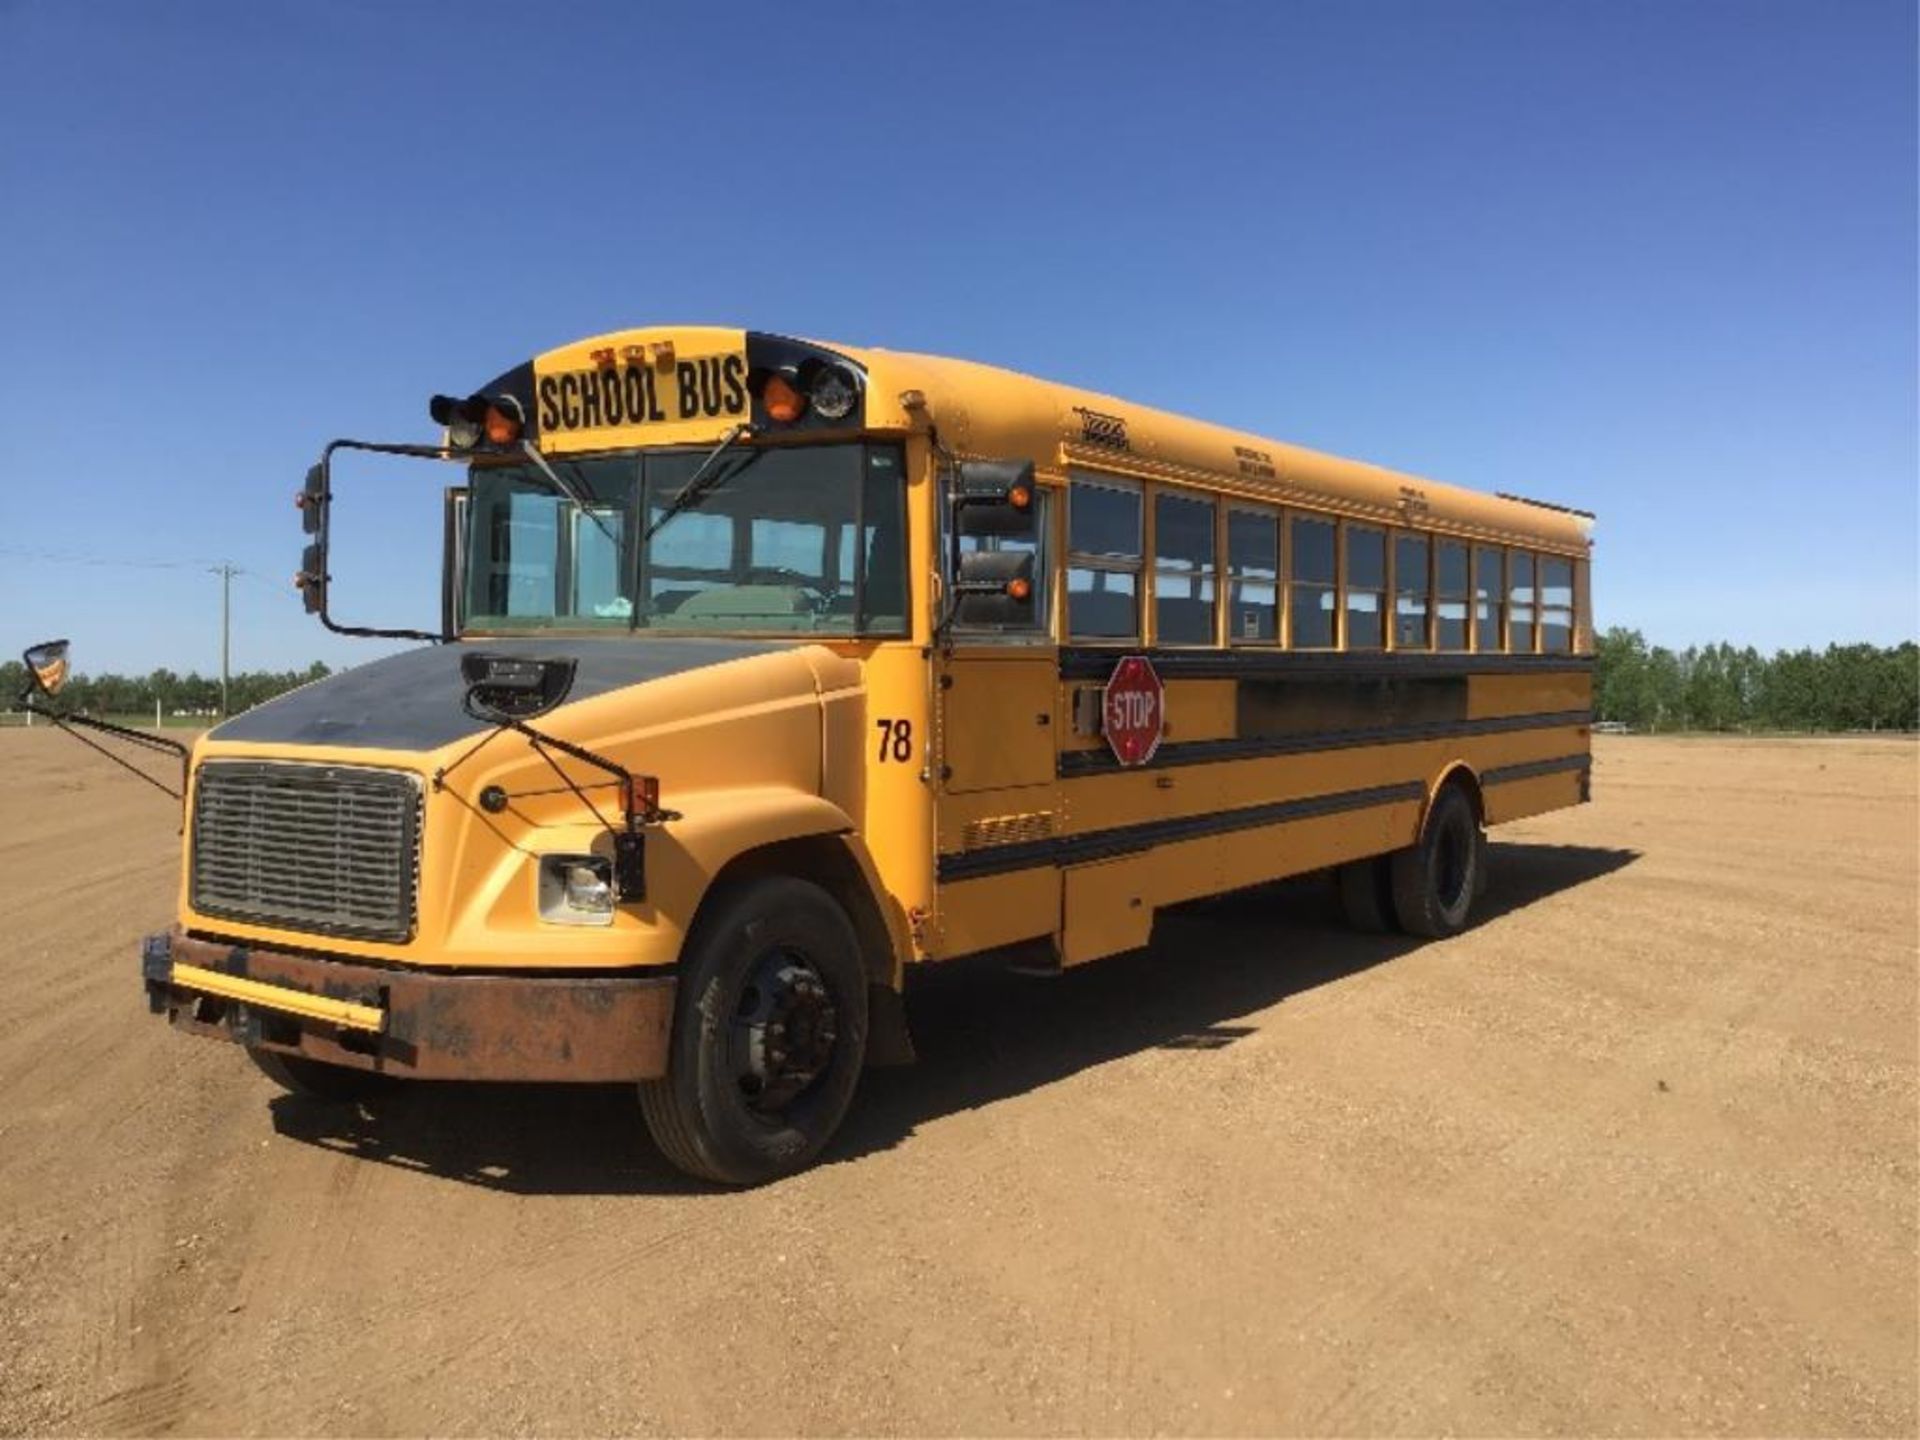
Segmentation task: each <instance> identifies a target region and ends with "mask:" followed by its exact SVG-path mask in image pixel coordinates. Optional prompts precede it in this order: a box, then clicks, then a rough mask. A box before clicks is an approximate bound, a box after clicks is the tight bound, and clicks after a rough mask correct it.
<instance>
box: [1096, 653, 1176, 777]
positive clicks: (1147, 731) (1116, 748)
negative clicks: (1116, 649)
mask: <svg viewBox="0 0 1920 1440" xmlns="http://www.w3.org/2000/svg"><path fill="white" fill-rule="evenodd" d="M1101 716H1102V720H1103V725H1102V728H1103V729H1104V730H1105V731H1106V732H1107V744H1108V745H1109V746H1111V747H1112V749H1113V758H1114V759H1116V760H1118V761H1119V762H1120V763H1121V764H1122V765H1144V764H1146V763H1147V761H1149V760H1151V759H1152V758H1153V752H1154V751H1156V750H1158V749H1159V748H1160V731H1161V729H1162V728H1163V727H1164V726H1165V724H1166V719H1167V692H1166V689H1165V687H1164V686H1162V685H1161V683H1160V676H1159V675H1158V674H1157V673H1156V672H1155V671H1154V668H1153V664H1152V662H1151V661H1149V660H1148V659H1147V657H1146V656H1144V655H1128V656H1125V657H1123V658H1122V659H1121V661H1120V663H1119V664H1118V665H1116V666H1114V667H1113V674H1111V675H1109V676H1108V677H1107V690H1106V695H1105V698H1104V702H1103V704H1102V706H1101Z"/></svg>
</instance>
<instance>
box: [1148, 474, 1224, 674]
mask: <svg viewBox="0 0 1920 1440" xmlns="http://www.w3.org/2000/svg"><path fill="white" fill-rule="evenodd" d="M1213 514H1214V512H1213V502H1212V501H1211V500H1199V499H1192V498H1189V497H1188V496H1185V495H1175V494H1170V493H1168V492H1165V491H1162V492H1160V493H1159V494H1157V495H1156V496H1154V501H1153V624H1154V639H1155V642H1156V643H1157V644H1161V645H1211V644H1213V643H1214V633H1213V587H1214V554H1213V552H1214V545H1213Z"/></svg>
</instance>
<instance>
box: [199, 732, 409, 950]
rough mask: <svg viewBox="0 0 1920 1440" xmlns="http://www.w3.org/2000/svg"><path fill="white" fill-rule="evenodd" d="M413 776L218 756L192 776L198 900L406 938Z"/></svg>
mask: <svg viewBox="0 0 1920 1440" xmlns="http://www.w3.org/2000/svg"><path fill="white" fill-rule="evenodd" d="M420 811H421V789H420V782H419V781H418V780H416V779H415V778H414V777H413V776H411V775H407V774H404V773H402V772H400V771H397V770H374V769H367V768H360V767H355V766H344V765H289V764H271V763H263V762H256V761H234V760H224V761H213V762H210V763H209V764H206V765H203V766H202V767H201V768H200V773H199V776H198V778H197V780H196V781H195V784H194V802H193V876H192V886H191V892H190V893H191V897H192V901H193V908H194V909H195V910H198V911H199V912H201V913H202V914H204V915H218V916H222V917H224V918H227V919H231V920H251V921H255V922H257V923H260V924H268V925H280V926H285V927H286V928H287V929H290V930H310V931H314V932H316V933H318V934H322V935H351V936H356V937H358V938H361V939H366V940H406V939H409V938H410V937H411V936H412V934H413V927H414V904H415V895H416V891H417V889H418V884H419V873H420V857H419V851H420V843H419V840H420Z"/></svg>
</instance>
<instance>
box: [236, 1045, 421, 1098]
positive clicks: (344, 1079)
mask: <svg viewBox="0 0 1920 1440" xmlns="http://www.w3.org/2000/svg"><path fill="white" fill-rule="evenodd" d="M247 1058H248V1059H249V1060H251V1061H253V1063H254V1065H255V1066H256V1067H258V1069H259V1071H260V1073H261V1074H262V1075H265V1076H266V1077H267V1078H268V1079H269V1080H271V1081H273V1083H274V1084H276V1085H278V1086H279V1087H280V1088H281V1089H282V1090H285V1091H286V1092H287V1093H288V1094H289V1095H304V1096H306V1097H307V1098H308V1099H309V1100H324V1101H326V1102H327V1103H328V1104H331V1105H351V1104H355V1103H357V1102H359V1101H362V1100H372V1099H374V1098H375V1097H377V1096H381V1095H386V1094H389V1093H391V1092H392V1090H393V1087H394V1083H395V1082H394V1079H393V1077H392V1076H391V1075H377V1074H375V1073H374V1072H373V1071H371V1070H349V1069H348V1068H347V1067H346V1066H344V1065H328V1064H326V1063H324V1062H323V1061H319V1060H309V1059H307V1057H306V1056H304V1055H285V1054H282V1053H281V1052H280V1051H278V1050H254V1049H251V1048H250V1049H249V1050H248V1051H247Z"/></svg>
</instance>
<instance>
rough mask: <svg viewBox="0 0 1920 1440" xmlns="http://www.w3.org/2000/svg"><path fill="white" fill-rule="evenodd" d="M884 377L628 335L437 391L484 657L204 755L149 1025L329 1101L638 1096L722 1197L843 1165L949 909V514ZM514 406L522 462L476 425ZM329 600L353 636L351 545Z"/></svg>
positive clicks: (458, 603) (319, 583)
mask: <svg viewBox="0 0 1920 1440" xmlns="http://www.w3.org/2000/svg"><path fill="white" fill-rule="evenodd" d="M609 349H610V350H611V355H609V354H608V351H609ZM828 366H831V367H832V371H831V373H826V374H823V373H822V371H823V369H824V367H828ZM750 372H751V380H749V375H750ZM863 382H864V374H863V372H862V370H861V368H860V367H859V365H858V363H857V362H855V361H850V360H847V359H846V358H845V357H841V356H838V355H830V354H826V353H824V352H819V351H817V350H816V349H813V348H811V347H803V346H799V345H797V344H795V343H793V342H777V343H776V342H768V343H766V344H762V343H760V342H759V341H757V340H755V339H754V338H753V337H749V336H747V335H745V334H743V333H742V332H738V331H732V332H727V331H698V332H689V331H668V332H658V331H652V332H628V333H626V334H625V335H622V336H616V337H609V338H608V341H607V344H606V345H601V344H596V343H591V342H589V343H588V344H587V345H584V346H580V347H570V348H569V349H567V350H565V351H560V352H555V353H554V354H553V355H550V356H544V357H541V359H540V360H538V361H536V362H534V363H533V364H532V365H531V366H527V367H522V369H521V370H520V371H518V372H509V374H508V375H507V376H504V377H502V378H501V380H500V381H496V382H494V384H493V385H492V386H490V387H486V392H485V396H484V404H482V403H480V402H474V403H469V402H467V401H459V402H454V403H452V404H451V405H448V404H443V403H442V402H440V401H438V400H436V402H435V406H436V415H438V416H444V417H445V418H446V420H447V421H448V422H449V423H448V429H449V432H450V433H449V436H448V440H449V442H450V443H449V444H448V445H446V446H443V447H437V448H438V449H440V450H443V451H444V452H445V453H446V454H447V455H451V456H454V457H455V458H458V459H459V460H461V461H463V462H465V463H466V464H467V467H468V473H467V475H466V477H465V480H466V483H465V484H464V485H463V486H461V487H459V493H458V494H457V495H455V496H450V497H449V504H450V509H453V510H457V518H456V517H455V516H454V515H451V514H450V526H449V528H450V533H452V531H453V529H454V527H455V526H457V527H458V534H459V537H460V543H459V544H458V545H457V546H456V545H450V546H449V550H448V553H449V563H450V566H451V567H452V569H453V571H454V572H455V573H454V575H453V580H454V584H455V593H453V594H451V595H450V597H449V624H448V627H447V631H448V633H447V634H445V635H444V636H442V637H440V639H441V640H442V642H443V643H438V644H429V645H422V646H419V647H417V648H413V649H409V650H406V651H403V652H401V653H399V654H395V655H391V656H389V657H387V658H384V659H381V660H377V661H375V662H372V663H370V664H367V665H363V666H361V667H358V668H357V669H354V670H351V671H348V672H345V673H344V674H341V675H338V676H335V677H332V678H330V679H328V680H325V681H321V682H319V683H316V684H314V685H310V686H308V687H305V688H303V689H301V690H298V691H295V692H293V693H291V694H288V695H286V696H283V697H281V698H279V699H277V700H275V701H272V702H269V703H268V704H265V705H263V706H260V707H258V708H256V709H254V710H252V711H249V712H247V713H245V714H243V715H240V716H238V717H236V718H234V719H232V720H229V721H227V722H226V723H225V724H223V725H221V726H219V727H218V728H216V729H215V730H214V731H212V732H211V733H210V734H209V735H208V736H207V737H206V738H205V739H204V740H203V741H202V742H201V743H200V744H199V746H198V747H197V748H196V750H195V752H194V754H193V757H192V763H191V768H190V785H189V789H188V795H187V811H186V823H185V843H184V851H185V854H184V864H183V872H182V878H181V893H180V907H179V919H178V922H177V923H176V925H175V926H174V927H172V929H171V930H170V931H168V932H167V933H165V934H161V935H156V936H152V937H149V939H148V940H147V941H146V943H145V945H144V948H143V953H142V970H143V977H144V981H145V984H146V987H147V992H148V995H149V998H150V1003H151V1004H152V1006H153V1008H154V1009H155V1010H156V1011H158V1012H162V1013H164V1014H166V1015H167V1016H169V1017H170V1018H171V1020H172V1021H173V1023H174V1024H175V1025H177V1026H179V1027H181V1028H183V1029H187V1030H190V1031H194V1032H198V1033H200V1034H204V1035H208V1036H214V1037H219V1038H224V1039H227V1040H231V1041H234V1042H237V1043H239V1044H240V1045H242V1046H244V1047H245V1048H246V1049H247V1051H248V1052H249V1053H250V1054H251V1055H252V1057H253V1058H254V1059H255V1061H256V1063H258V1064H259V1065H260V1066H261V1068H262V1069H263V1070H265V1071H266V1072H267V1073H268V1074H269V1075H271V1076H272V1077H273V1078H275V1079H276V1080H277V1081H279V1082H280V1083H281V1084H283V1085H285V1086H286V1087H287V1088H289V1089H293V1090H296V1091H305V1092H309V1093H315V1094H320V1095H323V1096H330V1097H335V1098H343V1097H358V1096H364V1095H367V1094H369V1093H371V1092H372V1091H373V1090H375V1089H377V1088H384V1087H386V1086H389V1085H391V1084H393V1083H395V1082H396V1081H401V1080H521V1081H565V1082H638V1083H639V1085H640V1087H641V1092H642V1101H643V1109H644V1110H645V1112H646V1114H647V1119H648V1121H649V1124H650V1125H651V1127H652V1128H653V1130H654V1131H655V1134H656V1136H657V1137H658V1138H659V1139H660V1141H661V1143H662V1146H663V1148H665V1149H666V1150H667V1152H668V1154H669V1155H670V1156H671V1158H673V1159H674V1160H675V1161H676V1162H678V1163H680V1164H681V1165H683V1166H684V1167H685V1168H688V1169H689V1170H692V1171H694V1172H696V1173H699V1174H702V1175H705V1176H707V1177H709V1178H713V1179H718V1180H723V1181H735V1182H745V1181H753V1180H758V1179H764V1178H767V1177H769V1176H770V1175H773V1174H777V1173H782V1172H784V1171H785V1170H787V1169H790V1168H792V1167H793V1166H794V1165H796V1164H800V1163H804V1162H805V1160H806V1159H808V1158H810V1157H811V1155H812V1154H813V1153H814V1152H815V1151H816V1150H817V1148H818V1146H819V1145H820V1144H821V1143H823V1142H824V1139H825V1138H826V1137H827V1136H828V1135H830V1134H831V1133H832V1130H833V1128H834V1126H835V1124H837V1121H838V1119H839V1116H840V1113H841V1112H842V1111H843V1110H844V1107H845V1105H846V1103H847V1101H848V1099H849V1097H850V1095H851V1092H852V1089H853V1085H854V1083H855V1081H856V1080H857V1078H858V1073H859V1071H860V1069H861V1067H862V1065H863V1064H864V1063H867V1062H868V1061H869V1060H871V1059H876V1058H878V1059H885V1058H886V1057H887V1056H888V1055H890V1054H894V1055H897V1054H898V1053H899V1052H900V1051H902V1050H903V1049H904V1047H905V1037H904V1029H903V1025H902V1022H901V1020H900V1017H899V1012H898V1005H897V998H896V997H897V991H898V988H899V984H900V971H901V966H902V963H903V959H904V957H905V956H907V955H908V954H909V953H910V952H911V950H912V943H913V942H912V940H911V936H910V929H911V925H912V919H911V916H910V913H909V912H910V911H911V910H912V909H913V908H914V907H915V906H916V905H922V906H924V904H925V903H926V902H927V901H928V899H929V898H930V897H929V894H928V891H929V888H930V885H931V877H930V858H929V857H930V855H931V850H932V817H931V805H930V803H929V802H928V800H927V797H926V791H925V787H924V784H923V783H922V782H923V779H924V777H923V774H922V746H923V744H924V736H925V734H926V721H925V715H926V709H927V682H926V665H925V661H924V658H923V652H922V650H921V648H920V647H921V644H923V643H924V626H925V621H924V610H925V604H926V595H925V590H926V586H927V583H928V582H927V579H926V575H925V573H924V570H925V567H923V566H921V567H915V566H910V565H909V564H908V555H909V553H910V549H911V547H913V546H915V545H920V546H923V547H925V548H926V549H927V550H928V551H930V549H931V543H932V542H931V538H930V534H929V532H928V530H927V526H928V523H929V522H928V520H927V518H926V515H925V511H926V509H927V504H928V502H927V500H926V497H925V495H924V493H923V492H924V489H925V486H924V485H921V484H918V483H916V481H915V480H914V477H913V475H912V473H911V472H910V467H909V455H910V454H912V455H914V456H915V458H916V460H917V459H918V458H920V457H919V455H918V452H917V451H915V450H914V447H913V444H912V441H911V437H910V436H909V435H907V434H905V433H902V432H903V431H904V428H905V427H904V423H901V424H896V425H895V426H893V427H892V428H891V429H890V430H889V429H888V428H887V427H885V426H880V427H876V426H875V425H874V424H873V423H871V419H870V417H869V416H867V415H866V413H865V406H864V403H863V399H862V397H861V396H860V395H859V394H858V391H859V390H860V389H861V388H862V386H863ZM749 385H751V389H749ZM842 387H845V388H846V389H851V390H853V391H854V392H855V393H854V394H853V395H852V396H851V397H849V396H848V395H847V394H846V393H843V388H842ZM516 390H517V391H518V392H519V397H520V404H519V405H517V406H514V405H508V406H505V407H504V408H507V409H510V410H512V411H514V413H515V417H516V419H519V420H520V421H521V422H522V424H523V425H524V426H525V430H524V431H523V432H522V433H521V434H519V435H513V436H506V435H504V433H503V432H502V431H500V430H499V429H498V427H496V429H495V434H494V436H493V442H492V443H491V444H489V443H487V442H484V441H482V442H479V443H478V444H477V445H476V444H475V443H474V442H475V439H476V437H474V436H471V435H467V434H463V433H460V432H461V429H462V427H467V428H469V429H477V428H479V427H483V426H487V425H490V424H492V423H493V421H494V420H497V418H498V417H497V415H495V416H492V417H490V416H489V415H488V414H487V413H486V411H487V409H489V408H492V407H494V406H497V405H500V404H501V402H502V399H503V398H505V399H511V398H513V396H514V392H515V391H516ZM583 396H587V397H590V398H587V399H583V398H582V397H583ZM795 397H800V400H801V402H802V403H800V404H798V405H796V404H795ZM807 402H811V403H807ZM896 418H898V417H896ZM536 436H537V443H535V440H534V437H536ZM520 440H525V441H527V442H528V443H515V442H516V441H520ZM388 448H390V449H398V448H401V447H388ZM336 488H340V489H344V488H345V487H344V486H340V485H339V484H338V482H337V481H336V479H335V477H334V475H333V473H332V472H331V471H327V472H325V473H323V474H322V475H320V476H319V477H318V478H317V479H314V480H310V483H309V487H308V491H307V497H308V501H309V505H310V508H311V509H312V510H314V511H317V512H318V514H319V523H318V524H310V526H309V528H310V529H312V530H315V531H316V532H317V533H319V534H320V536H321V537H322V539H323V540H324V538H325V534H326V530H325V527H326V524H327V519H326V517H327V516H328V515H329V514H330V510H331V506H332V505H333V504H334V503H335V496H334V491H335V489H336ZM305 578H306V588H307V589H308V593H309V603H310V605H312V606H313V608H316V609H317V610H318V611H319V612H320V614H321V618H322V619H323V620H324V621H326V622H327V623H328V624H329V625H331V626H333V628H337V629H345V630H352V629H354V628H356V627H351V626H345V625H342V624H341V623H340V622H338V621H337V620H336V619H335V618H334V615H333V610H334V606H333V604H332V600H331V597H329V596H328V595H327V577H326V564H325V547H324V545H322V546H320V551H319V553H317V554H316V553H314V552H313V551H310V552H309V557H308V564H307V566H306V567H305ZM916 631H919V632H921V639H920V640H918V641H917V640H916ZM916 856H917V857H918V863H917V864H916V863H915V862H914V857H916ZM689 1008H694V1009H696V1010H697V1012H698V1013H697V1018H696V1021H695V1022H688V1021H684V1020H683V1021H682V1023H681V1024H680V1025H679V1026H678V1027H676V1025H675V1017H676V1014H684V1013H686V1012H687V1011H688V1010H689ZM676 1044H678V1045H680V1046H681V1047H682V1048H683V1049H686V1050H687V1051H688V1052H689V1053H687V1054H685V1055H682V1056H679V1057H676V1055H675V1053H674V1051H675V1046H676Z"/></svg>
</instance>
